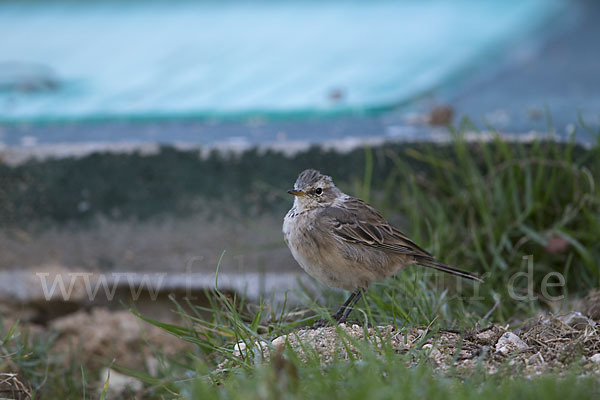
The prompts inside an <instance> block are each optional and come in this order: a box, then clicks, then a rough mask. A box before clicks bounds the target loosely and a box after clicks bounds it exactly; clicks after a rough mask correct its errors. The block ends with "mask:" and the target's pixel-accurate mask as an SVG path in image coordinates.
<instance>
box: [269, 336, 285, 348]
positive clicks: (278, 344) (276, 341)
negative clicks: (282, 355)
mask: <svg viewBox="0 0 600 400" xmlns="http://www.w3.org/2000/svg"><path fill="white" fill-rule="evenodd" d="M286 339H287V336H286V335H284V336H279V337H277V338H275V339H273V341H272V342H271V344H272V345H273V346H275V347H283V346H285V341H286Z"/></svg>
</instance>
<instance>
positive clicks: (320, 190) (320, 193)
mask: <svg viewBox="0 0 600 400" xmlns="http://www.w3.org/2000/svg"><path fill="white" fill-rule="evenodd" d="M315 193H316V194H318V195H319V196H320V195H322V194H323V189H321V188H316V189H315Z"/></svg>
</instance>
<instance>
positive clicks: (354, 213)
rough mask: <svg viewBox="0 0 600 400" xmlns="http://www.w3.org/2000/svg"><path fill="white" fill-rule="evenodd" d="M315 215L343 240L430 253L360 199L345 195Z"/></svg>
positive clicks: (401, 252)
mask: <svg viewBox="0 0 600 400" xmlns="http://www.w3.org/2000/svg"><path fill="white" fill-rule="evenodd" d="M319 218H325V219H328V220H329V221H328V222H329V223H330V224H331V225H330V226H331V227H332V230H333V234H334V235H335V236H337V237H338V238H340V239H342V240H345V241H347V242H350V243H357V244H362V245H365V246H369V247H375V248H379V249H381V250H387V251H392V252H395V253H400V254H406V255H413V256H417V257H419V256H421V257H426V258H431V257H432V256H431V254H429V253H428V252H427V251H425V250H424V249H422V248H421V247H419V246H418V245H417V244H416V243H415V242H413V241H412V240H410V239H409V238H408V237H407V236H406V235H405V234H403V233H402V232H400V231H399V230H398V229H396V228H394V227H393V226H392V225H390V224H389V223H388V222H387V221H386V220H385V218H383V216H382V215H381V214H379V212H377V210H375V209H374V208H373V207H371V206H370V205H369V204H367V203H365V202H364V201H362V200H360V199H357V198H354V197H347V198H346V199H345V200H344V204H343V206H333V207H326V208H324V209H323V210H322V211H321V213H320V215H319Z"/></svg>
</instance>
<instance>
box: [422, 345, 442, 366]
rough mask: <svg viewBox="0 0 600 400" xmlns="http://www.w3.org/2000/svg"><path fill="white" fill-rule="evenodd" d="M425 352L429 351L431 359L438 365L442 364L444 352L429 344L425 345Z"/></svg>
mask: <svg viewBox="0 0 600 400" xmlns="http://www.w3.org/2000/svg"><path fill="white" fill-rule="evenodd" d="M423 349H424V350H429V359H431V360H432V361H434V362H435V363H436V364H441V363H442V361H443V360H442V352H441V351H439V350H438V349H436V348H435V347H433V345H432V344H430V343H427V344H424V345H423Z"/></svg>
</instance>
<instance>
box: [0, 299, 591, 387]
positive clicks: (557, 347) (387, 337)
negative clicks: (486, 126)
mask: <svg viewBox="0 0 600 400" xmlns="http://www.w3.org/2000/svg"><path fill="white" fill-rule="evenodd" d="M574 307H575V309H576V311H571V312H569V313H566V314H563V315H554V314H549V313H541V314H540V315H538V316H537V317H535V318H532V319H530V320H527V321H525V322H524V323H522V324H521V325H520V326H519V327H516V328H511V327H510V326H508V325H507V326H500V325H491V326H487V327H485V328H479V327H475V328H474V329H472V330H467V331H464V332H455V331H445V330H442V331H436V332H434V331H430V330H428V329H427V327H419V328H410V329H406V330H402V329H401V330H396V329H395V328H394V327H393V326H390V325H388V326H378V327H371V328H368V329H366V330H365V329H364V328H363V327H362V326H359V325H351V324H348V325H345V324H342V325H339V328H341V329H342V330H343V332H345V334H343V335H342V336H344V337H346V339H344V340H342V339H340V335H339V333H338V332H339V330H338V329H337V328H338V327H333V326H328V327H323V328H317V329H310V328H308V329H307V328H303V329H299V330H297V331H295V332H291V333H289V334H288V335H286V336H281V337H278V338H275V339H274V340H272V344H273V345H274V346H275V348H277V347H280V346H283V345H284V344H285V343H286V341H287V342H289V344H290V345H291V346H292V347H293V348H295V349H296V351H297V352H298V354H299V355H300V357H302V356H303V354H304V350H303V349H305V348H306V346H307V345H308V346H310V347H312V348H313V349H314V350H315V351H316V353H317V354H318V355H319V357H320V358H321V359H322V361H323V362H324V363H328V362H331V361H332V360H333V359H339V358H342V359H348V358H350V353H352V356H353V357H356V358H360V357H361V355H360V349H359V347H360V346H355V345H354V344H353V343H352V339H356V340H359V341H361V340H363V339H365V334H366V335H367V338H366V341H367V342H369V343H371V344H372V345H374V346H376V347H379V348H381V346H384V345H388V346H391V347H392V348H393V349H394V350H395V351H396V352H397V353H402V354H406V353H408V352H412V354H413V355H414V357H412V358H411V359H412V360H413V361H414V362H416V361H417V360H418V359H421V357H422V354H423V352H425V354H426V356H427V357H428V358H429V360H430V362H431V366H432V367H433V368H434V369H436V370H440V371H445V370H449V369H451V368H454V370H455V371H459V372H460V373H464V374H469V372H470V371H474V370H475V368H476V367H478V366H483V367H484V368H485V369H486V370H487V371H488V372H489V373H492V374H494V373H497V372H499V371H505V370H506V369H507V368H508V369H509V370H510V371H509V372H510V373H511V374H520V375H525V376H531V375H536V374H541V373H544V372H552V373H558V374H561V373H563V372H565V371H566V370H567V369H568V368H570V367H571V366H578V367H580V368H581V370H582V371H583V373H584V374H594V375H597V376H599V377H600V292H593V293H591V294H590V295H589V296H587V297H586V298H585V299H583V300H581V301H579V302H576V303H574ZM6 312H7V310H6V309H5V310H3V314H4V315H5V316H6ZM8 321H10V318H9V319H8V320H7V319H5V322H8ZM25 328H26V329H28V330H29V331H30V333H32V334H33V335H35V334H41V333H50V334H54V335H56V339H55V341H54V342H53V345H52V349H51V351H50V355H51V356H57V357H62V358H64V360H65V362H68V360H69V359H70V357H78V359H80V362H82V363H84V364H86V365H89V366H91V367H95V368H99V367H101V366H103V365H106V363H110V362H111V361H112V360H114V362H115V363H117V364H119V365H122V366H126V367H129V368H133V369H136V370H146V371H149V372H150V373H151V374H152V373H153V371H154V372H155V371H156V367H157V363H158V360H157V359H156V354H157V352H158V353H160V354H165V355H174V354H177V353H181V352H184V351H189V350H190V349H191V345H190V344H189V343H187V342H184V341H183V340H180V339H178V338H176V337H174V336H171V335H169V334H167V333H166V332H164V331H162V330H161V329H159V328H157V327H155V326H151V325H150V324H147V323H145V322H143V321H141V320H140V319H138V318H137V317H136V316H135V315H133V314H132V313H130V312H128V311H110V310H107V309H103V308H94V309H91V310H79V311H77V312H74V313H71V314H68V315H65V316H61V317H58V318H56V319H53V320H51V321H49V323H48V324H47V325H46V326H40V325H36V324H27V325H26V326H25ZM348 338H350V340H347V339H348ZM344 342H345V343H344ZM232 346H233V347H234V349H235V350H237V352H238V354H239V355H241V356H243V355H245V354H244V353H245V352H246V351H247V349H246V346H245V345H244V344H243V343H238V344H235V343H232ZM255 349H256V348H255ZM262 351H263V352H264V356H265V357H266V358H269V357H270V350H269V348H268V347H266V346H263V350H262ZM413 351H414V352H413ZM413 361H410V362H409V364H410V363H412V362H413ZM227 363H230V361H228V362H225V363H223V364H222V365H221V367H230V366H231V365H226V364H227ZM3 385H4V386H3ZM14 385H23V384H22V383H20V381H18V379H17V377H16V375H14V374H12V371H10V363H8V364H7V363H4V366H3V368H2V370H0V389H3V387H9V386H10V387H14ZM25 386H26V385H25ZM0 394H1V390H0ZM23 398H27V397H23Z"/></svg>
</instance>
